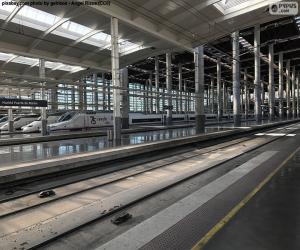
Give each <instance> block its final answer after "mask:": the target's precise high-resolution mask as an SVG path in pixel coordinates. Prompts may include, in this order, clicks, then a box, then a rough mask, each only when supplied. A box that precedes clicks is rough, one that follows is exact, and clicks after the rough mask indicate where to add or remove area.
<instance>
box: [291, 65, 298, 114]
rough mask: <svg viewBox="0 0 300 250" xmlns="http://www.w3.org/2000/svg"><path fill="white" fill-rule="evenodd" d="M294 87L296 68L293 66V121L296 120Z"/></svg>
mask: <svg viewBox="0 0 300 250" xmlns="http://www.w3.org/2000/svg"><path fill="white" fill-rule="evenodd" d="M295 85H296V68H295V66H293V69H292V113H293V119H296V116H297V114H296V112H297V110H296V98H295V94H296V90H295Z"/></svg>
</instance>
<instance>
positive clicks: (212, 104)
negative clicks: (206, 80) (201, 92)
mask: <svg viewBox="0 0 300 250" xmlns="http://www.w3.org/2000/svg"><path fill="white" fill-rule="evenodd" d="M214 85H215V83H214V78H213V77H211V78H210V110H211V113H212V114H214V113H215V90H214Z"/></svg>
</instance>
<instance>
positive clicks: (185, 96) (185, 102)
mask: <svg viewBox="0 0 300 250" xmlns="http://www.w3.org/2000/svg"><path fill="white" fill-rule="evenodd" d="M183 91H184V112H185V113H187V112H188V103H187V101H188V100H187V99H188V98H187V84H186V80H183Z"/></svg>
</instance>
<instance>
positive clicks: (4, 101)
mask: <svg viewBox="0 0 300 250" xmlns="http://www.w3.org/2000/svg"><path fill="white" fill-rule="evenodd" d="M0 106H22V107H47V106H48V102H47V101H44V100H26V99H16V98H0Z"/></svg>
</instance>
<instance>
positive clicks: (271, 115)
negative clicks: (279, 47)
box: [268, 44, 275, 121]
mask: <svg viewBox="0 0 300 250" xmlns="http://www.w3.org/2000/svg"><path fill="white" fill-rule="evenodd" d="M273 64H274V46H273V44H270V45H269V86H268V92H269V120H270V121H273V120H274V118H275V86H274V68H273Z"/></svg>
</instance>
